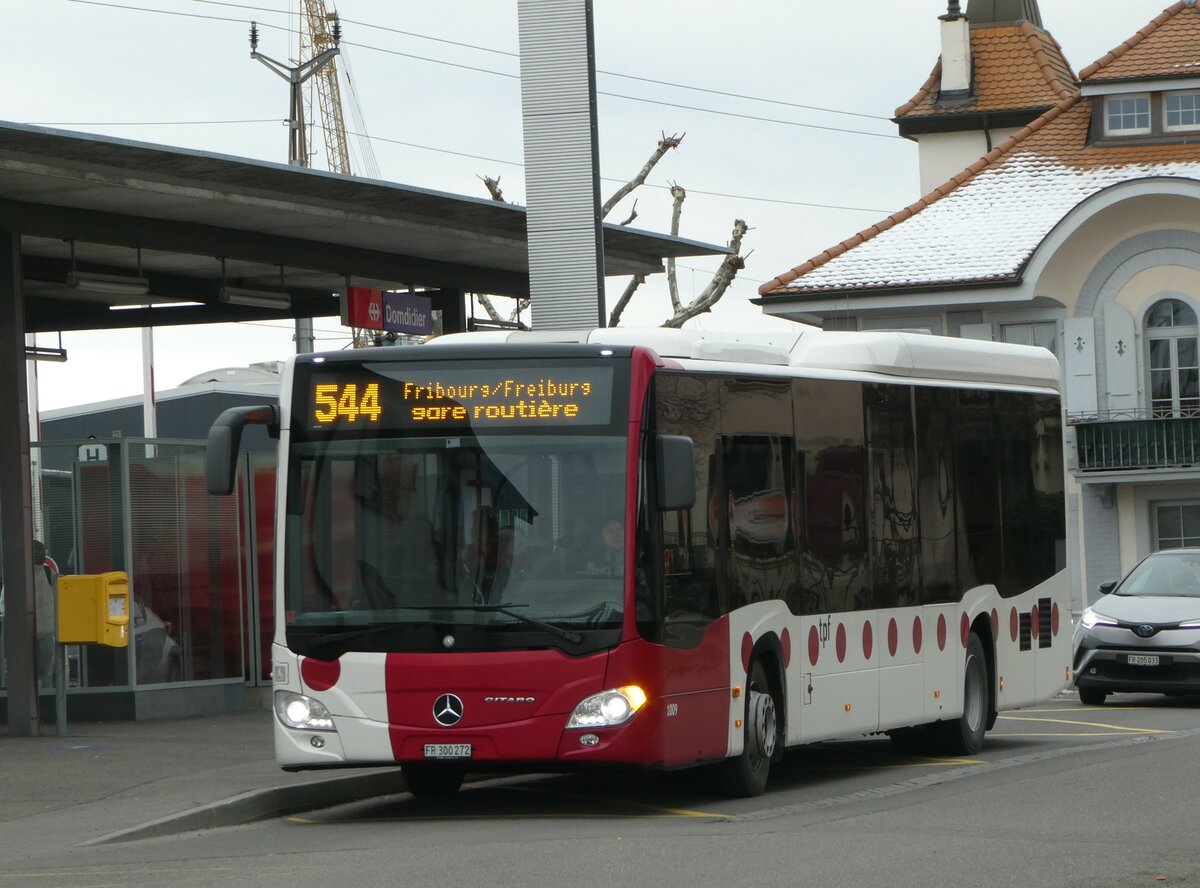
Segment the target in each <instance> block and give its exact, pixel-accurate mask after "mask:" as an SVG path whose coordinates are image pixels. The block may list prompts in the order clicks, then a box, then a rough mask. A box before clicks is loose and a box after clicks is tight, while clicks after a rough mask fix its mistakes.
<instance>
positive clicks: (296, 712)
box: [275, 691, 337, 731]
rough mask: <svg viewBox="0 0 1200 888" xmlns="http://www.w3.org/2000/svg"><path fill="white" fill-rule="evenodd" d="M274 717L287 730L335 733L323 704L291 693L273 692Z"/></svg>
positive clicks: (330, 717) (331, 720) (302, 695)
mask: <svg viewBox="0 0 1200 888" xmlns="http://www.w3.org/2000/svg"><path fill="white" fill-rule="evenodd" d="M275 715H276V716H277V717H278V718H279V720H280V721H281V722H283V724H285V725H286V726H287V727H289V728H296V729H297V730H301V731H336V730H337V728H335V727H334V726H333V716H331V715H330V714H329V710H328V709H326V708H325V704H324V703H322V702H321V701H320V700H314V699H313V698H312V697H306V696H304V694H296V693H293V692H292V691H276V692H275Z"/></svg>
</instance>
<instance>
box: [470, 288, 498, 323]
mask: <svg viewBox="0 0 1200 888" xmlns="http://www.w3.org/2000/svg"><path fill="white" fill-rule="evenodd" d="M475 301H476V302H478V303H479V304H480V305H482V306H483V310H484V311H486V312H487V314H488V317H489V318H491V319H492V320H493V321H502V320H504V318H502V317H500V312H498V311H496V306H494V305H493V304H492V300H491V299H489V298H488V297H487V296H485V295H484V294H483V293H476V294H475Z"/></svg>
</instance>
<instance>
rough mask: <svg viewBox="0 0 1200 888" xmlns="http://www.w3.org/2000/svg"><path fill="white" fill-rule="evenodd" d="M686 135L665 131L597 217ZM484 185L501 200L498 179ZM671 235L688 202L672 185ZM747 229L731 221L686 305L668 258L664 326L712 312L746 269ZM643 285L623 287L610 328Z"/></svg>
mask: <svg viewBox="0 0 1200 888" xmlns="http://www.w3.org/2000/svg"><path fill="white" fill-rule="evenodd" d="M685 135H687V134H686V133H680V134H677V135H670V136H668V135H667V134H666V133H665V132H664V133H663V134H662V138H660V139H659V140H658V144H657V145H656V146H655V148H654V151H653V152H652V153H651V155H650V157H649V158H648V159H647V160H646V162H645V163H644V164H643V165H642V168H641V169H640V170H639V171H638V173H637V175H636V176H634V177H633V178H632V179H630V180H629V181H628V182H626V183H625V184H624V185H622V186H621V187H620V188H618V189H617V190H616V191H615V192H614V193H613V195H612V196H611V197H610V198H609V199H608V200H606V201H605V202H604V204H603V206H601V208H600V217H601V218H602V219H603V218H605V217H606V216H608V214H609V213H611V212H612V211H613V209H614V208H615V207H616V206H617V204H619V203H620V202H621V201H622V200H624V199H625V198H626V197H628V196H629V195H630V194H631V193H633V191H634V190H636V189H637V188H639V187H641V186H642V185H644V184H645V183H646V178H647V177H648V176H649V175H650V173H651V172H652V171H653V170H654V168H655V166H657V165H658V162H659V161H660V160H662V159H663V157H664V156H665V155H666V153H667V152H668V151H670V150H672V149H674V148H678V147H679V145H680V143H682V142H683V137H684V136H685ZM479 178H480V179H481V180H482V181H483V184H484V185H485V186H486V187H487V190H488V193H489V194H490V195H491V196H492V199H493V200H498V201H503V200H504V194H503V192H501V190H500V177H499V176H497V177H496V178H494V179H493V178H491V177H488V176H480V177H479ZM671 198H672V206H671V236H672V237H678V236H679V220H680V217H681V215H682V212H683V202H684V200H686V199H687V192H686V191H685V190H684V189H683V188H682V187H681V186H680V185H677V184H675V183H672V184H671ZM637 215H638V214H637V201H636V200H635V201H634V202H633V207H632V208H631V210H630V212H629V216H628V217H627V218H626V219H625V220H624V221H623V222H622V223H621V224H622V225H629V224H630V223H632V222H633V220H634V219H636V218H637ZM749 230H750V229H749V227H748V226H747V225H746V223H745V222H744V221H743V220H741V219H736V220H734V223H733V235H732V237H731V238H730V241H729V249H730V253H729V255H727V256H726V257H725V258H724V260H722V262H721V266H720V267H719V268H718V269H717V271H716V273H715V274H714V275H713V277H712V280H711V281H709V283H708V285H707V286H706V287H705V288H704V289H703V290H701V291H700V293H699V295H697V296H696V298H695V299H693V300H692V301H691V302H689V303H688V304H687V305H684V304H683V302H682V301H681V300H680V298H679V284H678V278H677V275H676V270H675V260H674V258H670V259H668V260H667V287H668V289H669V291H670V295H671V312H672V314H671V317H670V318H668V319H667V320H666V321H664V322H663V324H662V326H664V327H682V326H683V324H684V322H685V321H687V320H689V319H691V318H694V317H696V315H699V314H703V313H704V312H707V311H711V310H712V307H713V306H714V305H716V303H717V302H718V301H719V300H720V298H721V297H722V296H724V295H725V291H726V290H728V289H729V285H730V284H732V283H733V279H734V278H735V277H737V273H738V272H739V271H741V270H742V269H743V268H745V267H746V260H745V257H743V256H742V255H741V248H742V238H743V237H745V235H746V232H747V231H749ZM645 282H646V275H644V274H636V275H634V276H633V277H632V278H631V279H630V281H629V283H628V284H627V285H626V287H625V291H624V292H623V293H622V294H621V298H620V299H618V300H617V303H616V305H614V306H613V308H612V311H611V313H610V314H609V318H608V325H609V326H610V327H615V326H617V325H618V324H619V323H620V321H621V315H622V314H623V313H624V311H625V308H626V306H628V305H629V301H630V300H631V299H632V298H633V296H634V294H635V293H636V292H637V290H638V288H639V287H640V286H641V285H642V284H644V283H645ZM475 298H476V300H478V302H479V304H480V305H481V306H482V307H483V309H484V311H486V312H487V313H488V316H489V317H490V318H491V319H492V320H494V321H502V320H503V319H502V318H501V316H500V313H499V312H498V311H497V310H496V307H495V305H493V304H492V301H491V300H490V299H489V298H488V297H487V296H484V295H482V294H476V296H475ZM528 307H529V300H528V299H521V300H519V301H518V303H517V307H516V309H515V310H514V311H513V313H512V316H511V318H510V320H515V319H516V318H518V317H519V316H520V313H521V312H522V311H524V310H525V309H526V308H528Z"/></svg>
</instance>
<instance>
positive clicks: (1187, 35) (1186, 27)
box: [1079, 0, 1200, 83]
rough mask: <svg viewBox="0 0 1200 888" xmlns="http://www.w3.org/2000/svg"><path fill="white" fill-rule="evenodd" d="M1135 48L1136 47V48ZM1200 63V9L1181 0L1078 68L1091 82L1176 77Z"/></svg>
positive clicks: (1190, 2)
mask: <svg viewBox="0 0 1200 888" xmlns="http://www.w3.org/2000/svg"><path fill="white" fill-rule="evenodd" d="M1135 50H1136V51H1135ZM1197 64H1200V9H1197V8H1196V4H1195V0H1179V2H1178V3H1175V4H1174V5H1172V6H1169V7H1167V8H1166V9H1164V10H1163V11H1162V12H1161V13H1160V14H1159V15H1158V16H1156V17H1155V18H1154V19H1153V20H1151V21H1150V22H1149V23H1148V24H1147V25H1146V26H1145V27H1144V28H1141V29H1140V30H1139V31H1138V32H1137V33H1136V34H1134V35H1133V36H1132V37H1130V38H1129V39H1128V40H1126V41H1125V42H1124V43H1122V44H1121V45H1120V46H1118V47H1117V48H1116V49H1114V50H1113V51H1112V52H1108V53H1105V54H1104V55H1103V56H1101V57H1100V58H1099V59H1097V60H1096V61H1095V62H1093V63H1092V64H1090V65H1088V66H1087V67H1086V68H1084V69H1083V70H1082V71H1080V72H1079V79H1080V80H1085V81H1088V82H1090V83H1098V82H1102V81H1110V80H1140V79H1145V78H1151V77H1177V76H1179V75H1180V74H1183V73H1192V71H1193V69H1195V67H1196V66H1197Z"/></svg>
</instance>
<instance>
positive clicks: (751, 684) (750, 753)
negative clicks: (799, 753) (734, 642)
mask: <svg viewBox="0 0 1200 888" xmlns="http://www.w3.org/2000/svg"><path fill="white" fill-rule="evenodd" d="M776 693H777V692H776V691H774V690H773V689H772V688H771V685H770V683H769V682H768V681H767V670H766V667H765V666H763V662H762V660H761V659H755V661H754V662H753V663H752V664H751V666H750V675H749V676H748V677H747V681H746V704H745V711H744V714H743V717H742V730H743V732H744V733H743V743H742V751H741V753H739V754H738V755H735V756H732V757H730V758H727V759H726V760H725V761H723V762H721V763H720V764H719V765H717V784H718V788H719V789H720V790H721V792H722V793H723V794H724V795H727V796H730V797H732V798H750V797H752V796H757V795H762V793H763V790H765V789H766V788H767V777H768V775H769V774H770V771H771V759H772V758H773V757H774V756H775V752H776V749H777V748H778V745H779V726H780V718H779V715H780V713H779V701H778V700H777V699H776Z"/></svg>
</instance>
